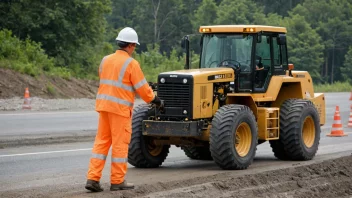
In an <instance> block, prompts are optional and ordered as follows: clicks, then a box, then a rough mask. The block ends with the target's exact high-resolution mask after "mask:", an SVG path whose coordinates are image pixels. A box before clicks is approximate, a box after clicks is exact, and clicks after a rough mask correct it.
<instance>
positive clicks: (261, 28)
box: [199, 25, 287, 33]
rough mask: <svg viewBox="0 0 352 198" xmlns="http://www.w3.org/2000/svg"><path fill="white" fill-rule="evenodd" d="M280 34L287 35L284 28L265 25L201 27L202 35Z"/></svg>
mask: <svg viewBox="0 0 352 198" xmlns="http://www.w3.org/2000/svg"><path fill="white" fill-rule="evenodd" d="M260 31H263V32H278V33H287V30H286V28H284V27H275V26H265V25H210V26H200V28H199V32H200V33H220V32H221V33H226V32H227V33H233V32H238V33H243V32H245V33H257V32H260Z"/></svg>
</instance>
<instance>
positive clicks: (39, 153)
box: [0, 148, 92, 157]
mask: <svg viewBox="0 0 352 198" xmlns="http://www.w3.org/2000/svg"><path fill="white" fill-rule="evenodd" d="M89 150H92V148H84V149H74V150H61V151H46V152H37V153H20V154H12V155H0V157H15V156H26V155H41V154H50V153H66V152H75V151H89Z"/></svg>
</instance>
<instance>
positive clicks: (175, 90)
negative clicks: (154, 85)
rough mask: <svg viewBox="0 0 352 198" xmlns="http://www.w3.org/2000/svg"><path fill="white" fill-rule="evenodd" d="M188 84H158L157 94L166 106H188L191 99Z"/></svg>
mask: <svg viewBox="0 0 352 198" xmlns="http://www.w3.org/2000/svg"><path fill="white" fill-rule="evenodd" d="M190 90H191V87H190V85H189V84H159V86H158V96H159V98H161V99H162V100H164V101H165V105H167V106H168V107H188V106H189V104H190V102H191V101H190V100H191V93H190Z"/></svg>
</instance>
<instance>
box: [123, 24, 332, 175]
mask: <svg viewBox="0 0 352 198" xmlns="http://www.w3.org/2000/svg"><path fill="white" fill-rule="evenodd" d="M199 32H200V33H201V35H202V38H201V43H200V45H201V53H200V62H199V68H198V69H190V68H189V51H190V50H189V37H188V36H185V37H184V38H183V39H182V46H183V47H184V49H185V51H186V60H187V61H186V65H185V69H184V70H180V71H170V72H164V73H161V74H159V76H158V82H157V95H158V96H159V97H160V98H161V99H162V100H164V103H165V106H164V108H161V109H156V108H155V107H152V106H150V105H148V104H141V105H139V106H136V107H135V108H134V111H133V121H132V138H131V143H130V145H129V154H128V162H129V163H130V164H132V165H133V166H135V167H139V168H153V167H158V166H160V165H161V164H162V163H163V162H164V160H165V159H166V157H167V155H168V153H169V148H170V145H176V146H178V147H181V149H182V150H183V151H184V152H185V154H186V155H187V156H188V157H189V158H191V159H198V160H214V162H215V163H216V164H217V165H218V166H219V167H220V168H222V169H246V168H247V167H248V166H249V165H250V164H251V163H252V161H253V159H254V156H255V152H256V149H257V148H256V147H257V145H258V144H261V143H263V142H265V141H269V143H270V145H271V147H272V151H273V153H274V155H275V156H276V157H277V158H278V159H282V160H311V159H312V158H313V157H314V156H315V154H316V152H317V150H318V145H319V141H320V132H321V130H320V127H321V126H322V125H324V124H325V98H324V94H323V93H315V92H314V88H313V81H312V78H311V76H310V75H309V73H308V72H306V71H295V70H294V66H293V64H289V63H288V52H287V42H286V33H287V30H286V28H284V27H273V26H261V25H217V26H201V27H200V28H199Z"/></svg>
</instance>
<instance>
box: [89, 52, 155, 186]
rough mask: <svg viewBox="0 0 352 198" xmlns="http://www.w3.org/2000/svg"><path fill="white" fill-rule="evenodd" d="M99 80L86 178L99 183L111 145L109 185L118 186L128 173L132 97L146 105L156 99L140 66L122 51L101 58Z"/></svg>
mask: <svg viewBox="0 0 352 198" xmlns="http://www.w3.org/2000/svg"><path fill="white" fill-rule="evenodd" d="M99 77H100V85H99V89H98V94H97V97H96V111H98V112H99V126H98V132H97V135H96V138H95V142H94V147H93V151H92V152H93V153H92V157H91V159H90V164H89V170H88V176H87V177H88V179H91V180H95V181H99V180H100V178H101V175H102V170H103V168H104V165H105V160H106V157H107V155H108V152H109V149H110V146H111V145H112V159H111V184H120V183H122V182H123V181H124V176H125V174H126V172H127V159H128V145H129V143H130V141H131V133H132V127H131V117H132V109H133V103H134V98H135V94H136V93H137V94H138V95H139V96H140V97H141V98H142V99H143V100H144V101H145V102H147V103H149V102H151V101H152V100H153V99H154V97H155V95H154V93H153V90H152V89H151V88H150V87H149V84H148V83H147V81H146V80H145V78H144V75H143V72H142V70H141V68H140V66H139V63H138V62H137V61H136V60H134V59H133V58H131V57H130V56H129V54H128V53H127V52H126V51H123V50H117V51H116V53H114V54H111V55H108V56H106V57H104V58H103V60H102V62H101V64H100V67H99Z"/></svg>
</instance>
